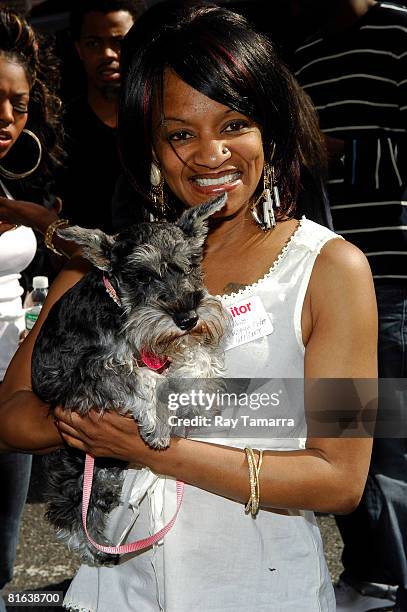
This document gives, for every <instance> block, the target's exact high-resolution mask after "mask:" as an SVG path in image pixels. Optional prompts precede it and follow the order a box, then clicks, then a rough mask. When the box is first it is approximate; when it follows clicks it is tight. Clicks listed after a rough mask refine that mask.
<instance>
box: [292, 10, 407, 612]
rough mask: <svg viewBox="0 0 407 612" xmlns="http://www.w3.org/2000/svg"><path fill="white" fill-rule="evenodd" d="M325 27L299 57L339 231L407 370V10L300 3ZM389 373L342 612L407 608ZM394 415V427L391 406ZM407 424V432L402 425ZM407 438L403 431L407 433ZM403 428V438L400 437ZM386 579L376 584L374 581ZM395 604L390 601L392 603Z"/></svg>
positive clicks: (382, 331) (390, 354) (402, 445)
mask: <svg viewBox="0 0 407 612" xmlns="http://www.w3.org/2000/svg"><path fill="white" fill-rule="evenodd" d="M292 5H295V9H296V10H297V14H298V15H299V16H301V15H302V14H304V15H305V14H307V15H310V14H311V12H314V14H316V15H317V18H318V19H319V23H321V20H323V22H324V25H323V26H322V28H320V29H319V30H318V32H317V33H316V34H315V35H313V36H311V37H310V38H309V39H308V40H306V41H305V43H304V44H302V45H301V46H300V47H299V48H298V49H297V52H296V54H295V65H296V68H297V70H296V75H297V78H298V80H299V82H300V83H301V85H302V86H303V87H304V89H305V91H306V92H307V93H308V94H309V95H310V96H311V98H312V100H313V102H314V104H315V106H316V108H317V110H318V112H319V116H320V123H321V128H322V130H323V132H324V133H325V135H326V142H327V147H328V152H329V156H330V162H331V163H330V178H329V184H328V187H329V197H330V203H331V210H332V216H333V224H334V229H335V230H336V231H337V232H338V233H339V234H341V235H343V236H344V237H345V238H346V239H347V240H349V241H351V242H353V243H354V244H356V245H357V246H358V247H359V248H360V249H361V250H362V251H364V253H365V254H366V256H367V258H368V260H369V263H370V266H371V269H372V273H373V278H374V282H375V289H376V296H377V301H378V309H379V375H380V377H381V378H383V379H386V378H392V379H402V378H405V377H406V375H407V344H406V343H407V202H406V199H407V198H406V186H407V163H406V162H407V155H406V153H407V146H406V141H407V8H406V7H403V5H401V4H397V3H391V2H375V1H374V0H331V1H330V2H321V1H320V0H295V1H293V2H292ZM385 383H386V381H384V380H382V381H381V382H380V401H379V414H378V416H379V421H378V425H379V428H378V429H377V430H376V435H377V436H379V437H376V438H375V440H374V444H373V454H372V462H371V468H370V472H369V476H368V480H367V484H366V489H365V492H364V495H363V498H362V501H361V504H360V506H359V507H358V509H357V510H356V511H355V512H353V513H352V514H350V515H349V516H340V517H337V524H338V527H339V529H340V532H341V535H342V538H343V541H344V551H343V556H342V562H343V565H344V570H345V571H344V572H343V574H342V576H341V580H340V582H339V584H338V585H337V587H336V596H337V610H338V612H347V611H352V610H361V611H366V610H370V609H373V608H374V609H384V608H385V606H386V605H387V606H388V605H390V604H391V603H392V601H391V600H392V595H393V593H394V590H395V589H391V587H390V586H389V585H395V586H396V587H397V597H396V605H395V608H394V610H395V611H397V612H406V611H407V440H406V437H407V433H406V428H405V425H406V420H407V419H406V416H407V412H406V410H407V405H406V393H405V391H404V390H403V388H402V387H403V385H402V384H401V386H400V385H399V384H398V383H397V381H395V380H392V381H388V384H387V389H388V390H390V391H389V392H388V395H387V402H388V403H386V405H384V402H383V399H382V393H383V389H384V386H385ZM388 408H391V410H392V411H394V412H395V413H396V416H394V418H393V420H392V423H390V426H391V427H390V428H389V429H388V430H387V434H388V436H392V437H387V436H386V437H384V433H383V432H384V430H383V428H382V429H381V430H380V427H382V426H383V422H381V421H380V419H381V418H383V419H386V414H389V413H388V412H387V409H388ZM403 426H404V434H403ZM403 435H404V437H401V436H403ZM397 436H400V437H397ZM377 583H379V584H377ZM386 609H388V607H386Z"/></svg>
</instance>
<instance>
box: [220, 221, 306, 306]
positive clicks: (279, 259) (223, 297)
mask: <svg viewBox="0 0 407 612" xmlns="http://www.w3.org/2000/svg"><path fill="white" fill-rule="evenodd" d="M304 221H306V216H305V215H303V216H302V217H301V219H300V222H299V224H298V226H297V227H296V229H295V231H294V232H293V233H292V234H291V236H290V238H289V239H288V240H287V242H286V243H285V245H284V246H283V248H282V249H281V251H280V253H279V254H278V257H277V258H276V259H275V260H274V262H273V263H272V265H271V267H270V268H269V270H268V271H267V272H266V273H265V275H264V276H262V277H261V278H259V280H257V281H256V282H255V283H252V284H251V285H246V287H243V289H239V291H237V292H236V293H224V294H223V295H216V296H215V297H216V298H218V299H219V300H221V301H222V302H223V303H225V302H228V301H229V300H231V299H232V300H235V299H236V298H241V297H246V296H247V294H248V293H250V292H251V291H252V290H253V289H256V287H258V286H259V285H262V284H263V283H264V281H266V280H267V279H268V278H270V276H271V275H272V274H274V273H275V271H276V270H277V268H278V267H279V266H280V265H281V262H282V261H283V260H284V259H285V258H286V257H287V253H288V251H289V250H290V248H291V245H292V243H293V241H294V239H295V238H297V236H298V233H299V232H300V230H301V229H302V227H303V225H304Z"/></svg>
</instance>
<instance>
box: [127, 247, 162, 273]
mask: <svg viewBox="0 0 407 612" xmlns="http://www.w3.org/2000/svg"><path fill="white" fill-rule="evenodd" d="M129 263H130V264H132V265H134V266H142V267H143V268H145V269H146V268H151V269H153V270H158V269H159V267H160V265H161V253H160V251H159V250H158V249H157V248H156V247H154V246H153V245H151V244H142V245H140V246H137V247H135V248H134V249H133V250H132V253H131V255H130V256H129Z"/></svg>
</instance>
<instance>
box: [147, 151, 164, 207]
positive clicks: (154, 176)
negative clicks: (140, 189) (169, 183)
mask: <svg viewBox="0 0 407 612" xmlns="http://www.w3.org/2000/svg"><path fill="white" fill-rule="evenodd" d="M150 184H151V198H152V200H153V202H154V207H155V209H156V210H157V213H158V214H159V215H160V216H161V217H165V208H166V202H165V195H164V177H163V175H162V172H161V169H160V167H159V166H158V165H157V164H156V163H155V162H152V164H151V169H150Z"/></svg>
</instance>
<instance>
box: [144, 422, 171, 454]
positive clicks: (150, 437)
mask: <svg viewBox="0 0 407 612" xmlns="http://www.w3.org/2000/svg"><path fill="white" fill-rule="evenodd" d="M139 431H140V435H141V437H142V438H143V440H144V442H145V443H146V444H148V445H149V446H151V448H158V449H160V448H167V447H168V446H169V445H170V432H169V430H168V431H166V432H163V431H162V428H159V427H156V428H155V429H153V431H147V432H146V431H145V430H144V429H143V428H142V427H141V428H140V430H139Z"/></svg>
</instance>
